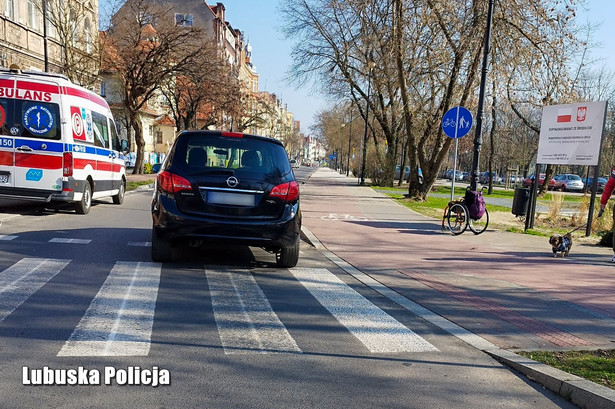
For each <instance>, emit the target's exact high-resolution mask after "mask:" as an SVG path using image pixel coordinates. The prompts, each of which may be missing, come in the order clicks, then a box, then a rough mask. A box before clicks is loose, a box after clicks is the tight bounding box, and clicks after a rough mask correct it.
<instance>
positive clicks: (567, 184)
mask: <svg viewBox="0 0 615 409" xmlns="http://www.w3.org/2000/svg"><path fill="white" fill-rule="evenodd" d="M553 180H555V183H554V186H553V189H554V190H561V191H562V192H582V191H583V187H584V186H585V185H584V184H583V181H582V180H581V177H580V176H579V175H573V174H571V173H563V174H561V175H557V176H556V177H554V178H553Z"/></svg>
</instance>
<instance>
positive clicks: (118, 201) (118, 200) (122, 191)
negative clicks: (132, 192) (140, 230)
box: [112, 178, 126, 205]
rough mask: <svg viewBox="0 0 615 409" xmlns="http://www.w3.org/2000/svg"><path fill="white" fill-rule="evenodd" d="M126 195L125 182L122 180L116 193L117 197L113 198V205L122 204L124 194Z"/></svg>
mask: <svg viewBox="0 0 615 409" xmlns="http://www.w3.org/2000/svg"><path fill="white" fill-rule="evenodd" d="M125 193H126V180H125V179H123V178H122V183H121V184H120V191H119V192H117V195H115V196H113V197H112V199H113V203H114V204H119V205H121V204H122V203H124V194H125Z"/></svg>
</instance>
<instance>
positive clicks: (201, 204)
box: [152, 131, 301, 268]
mask: <svg viewBox="0 0 615 409" xmlns="http://www.w3.org/2000/svg"><path fill="white" fill-rule="evenodd" d="M152 218H153V228H152V259H153V260H154V261H166V260H171V259H173V258H174V256H175V249H176V248H177V247H178V246H186V245H190V246H196V245H200V244H205V243H207V242H216V243H228V244H231V245H232V244H239V245H248V246H255V247H263V248H264V249H266V250H268V251H270V252H273V253H275V254H276V262H277V265H278V266H279V267H287V268H288V267H294V266H295V265H297V261H298V260H299V242H300V232H301V211H300V208H299V184H298V183H297V181H296V180H295V177H294V174H293V171H292V169H291V166H290V162H289V160H288V156H287V154H286V151H285V150H284V147H283V146H282V143H281V142H280V141H279V140H277V139H271V138H265V137H262V136H256V135H248V134H242V133H235V132H220V131H184V132H182V133H180V134H179V135H178V136H177V138H176V140H175V142H174V144H173V147H172V148H171V150H170V151H169V154H168V155H167V159H166V160H165V162H164V163H163V164H162V166H161V168H160V170H159V172H158V175H157V177H156V183H155V191H154V198H153V201H152Z"/></svg>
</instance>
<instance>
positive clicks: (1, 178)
mask: <svg viewBox="0 0 615 409" xmlns="http://www.w3.org/2000/svg"><path fill="white" fill-rule="evenodd" d="M9 176H10V173H0V183H9Z"/></svg>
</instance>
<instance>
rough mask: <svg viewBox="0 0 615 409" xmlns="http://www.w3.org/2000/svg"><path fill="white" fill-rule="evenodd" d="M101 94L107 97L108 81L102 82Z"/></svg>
mask: <svg viewBox="0 0 615 409" xmlns="http://www.w3.org/2000/svg"><path fill="white" fill-rule="evenodd" d="M100 96H101V97H103V98H106V97H107V82H106V81H103V82H101V83H100Z"/></svg>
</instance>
